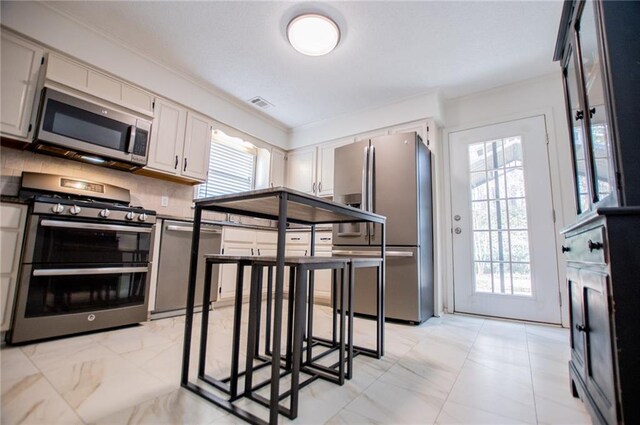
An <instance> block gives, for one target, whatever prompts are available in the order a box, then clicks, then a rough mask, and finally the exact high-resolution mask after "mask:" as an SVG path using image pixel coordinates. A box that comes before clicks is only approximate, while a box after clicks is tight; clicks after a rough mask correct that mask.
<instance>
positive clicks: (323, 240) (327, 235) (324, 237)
mask: <svg viewBox="0 0 640 425" xmlns="http://www.w3.org/2000/svg"><path fill="white" fill-rule="evenodd" d="M332 241H333V232H317V233H316V245H331V244H332Z"/></svg>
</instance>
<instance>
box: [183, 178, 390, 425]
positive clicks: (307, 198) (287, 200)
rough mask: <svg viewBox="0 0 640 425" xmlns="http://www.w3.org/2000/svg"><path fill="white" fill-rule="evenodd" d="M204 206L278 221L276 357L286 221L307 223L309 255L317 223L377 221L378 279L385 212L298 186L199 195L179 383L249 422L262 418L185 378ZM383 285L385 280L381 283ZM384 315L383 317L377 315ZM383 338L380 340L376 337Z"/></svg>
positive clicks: (274, 412) (275, 381) (274, 397)
mask: <svg viewBox="0 0 640 425" xmlns="http://www.w3.org/2000/svg"><path fill="white" fill-rule="evenodd" d="M203 211H216V212H224V213H230V214H235V215H243V216H251V217H256V218H263V219H269V220H277V222H278V241H277V251H276V267H275V269H276V272H275V292H274V308H273V310H274V311H273V314H274V316H273V317H274V328H273V340H272V343H273V352H272V358H273V359H279V358H280V354H281V347H280V345H281V339H282V335H281V323H282V303H283V294H284V271H285V270H284V269H285V242H286V236H285V234H286V230H287V224H288V223H295V224H303V225H309V226H311V233H312V234H311V255H313V254H314V248H315V242H314V239H315V238H314V233H315V225H317V224H335V223H357V222H371V223H378V224H380V225H381V235H382V239H381V249H380V256H381V259H382V264H381V270H380V273H381V281H382V282H384V277H385V244H386V233H385V222H386V218H385V217H384V216H381V215H378V214H374V213H372V212H368V211H363V210H360V209H357V208H353V207H349V206H346V205H342V204H338V203H335V202H332V201H328V200H325V199H322V198H318V197H316V196H313V195H308V194H306V193H303V192H299V191H296V190H292V189H288V188H285V187H276V188H269V189H260V190H253V191H248V192H241V193H237V194H232V195H222V196H216V197H211V198H204V199H200V200H198V201H196V202H195V212H194V218H193V239H192V241H191V264H190V268H189V286H188V292H187V311H186V319H185V336H184V347H183V357H182V377H181V382H180V383H181V386H183V387H184V388H186V389H188V390H190V391H193V392H194V393H196V394H198V395H200V396H202V397H204V398H205V399H207V400H208V401H210V402H212V403H214V404H216V405H217V406H219V407H221V408H223V409H224V410H227V411H228V412H230V413H232V414H234V415H236V416H238V417H240V418H242V419H244V420H247V421H249V422H256V423H260V422H264V421H261V420H259V418H256V417H254V416H253V415H249V414H248V413H247V412H245V411H243V410H240V409H239V408H237V407H236V406H234V405H233V404H232V402H230V401H227V400H225V399H223V398H218V397H216V396H215V395H213V394H212V393H209V392H208V391H204V390H203V389H202V388H201V387H199V386H197V385H195V384H193V383H191V382H189V356H190V354H191V333H192V326H193V314H194V304H195V288H196V276H197V265H198V256H199V253H198V246H199V243H200V240H199V239H200V225H201V220H202V212H203ZM383 287H384V284H383ZM381 304H382V305H381V311H380V314H381V317H383V318H384V303H381ZM382 321H384V319H383V320H382ZM381 342H382V341H381ZM279 381H280V365H279V362H278V361H273V362H272V365H271V388H270V398H269V400H270V407H269V423H270V424H276V423H277V422H278V411H279V391H280V388H279Z"/></svg>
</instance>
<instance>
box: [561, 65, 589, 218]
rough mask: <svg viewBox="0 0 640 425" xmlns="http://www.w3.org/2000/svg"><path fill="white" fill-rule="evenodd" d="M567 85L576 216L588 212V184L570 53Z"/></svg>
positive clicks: (578, 104)
mask: <svg viewBox="0 0 640 425" xmlns="http://www.w3.org/2000/svg"><path fill="white" fill-rule="evenodd" d="M564 75H565V81H566V85H567V93H566V96H567V105H569V114H570V119H571V122H572V123H573V131H572V134H573V156H574V158H575V163H574V167H575V170H574V171H575V179H576V186H575V187H576V190H577V203H578V205H577V209H578V214H580V213H583V212H585V211H588V210H589V184H588V183H587V166H586V162H585V154H586V152H585V149H584V130H583V127H582V123H583V120H582V118H580V116H581V115H582V110H581V107H580V102H579V94H578V81H577V74H576V68H575V62H574V56H573V54H572V52H570V53H569V62H568V64H567V67H566V68H565V70H564Z"/></svg>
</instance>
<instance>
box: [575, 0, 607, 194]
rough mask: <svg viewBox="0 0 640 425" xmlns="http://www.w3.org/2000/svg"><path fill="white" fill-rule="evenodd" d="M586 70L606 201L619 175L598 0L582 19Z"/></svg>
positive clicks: (598, 184)
mask: <svg viewBox="0 0 640 425" xmlns="http://www.w3.org/2000/svg"><path fill="white" fill-rule="evenodd" d="M578 40H579V43H580V53H581V58H580V59H581V62H582V72H583V74H584V81H585V97H586V100H587V105H586V108H585V111H588V114H587V113H586V112H585V115H586V117H587V118H588V119H587V123H588V124H589V125H588V128H589V130H588V133H589V135H590V137H591V155H592V158H593V159H592V161H593V171H594V175H593V176H592V178H593V179H594V185H595V193H594V195H595V197H596V198H597V199H596V201H602V200H604V199H605V198H607V197H608V196H610V195H612V194H614V190H613V188H614V187H615V177H614V172H613V159H612V155H611V152H612V147H611V136H610V134H611V128H610V126H609V111H607V108H608V106H607V102H606V101H605V87H604V86H605V82H604V78H603V73H602V63H601V60H600V58H601V57H603V56H602V54H601V51H600V46H599V43H598V31H597V22H596V14H595V2H594V1H586V2H585V3H584V9H583V10H582V15H581V19H580V30H579V31H578Z"/></svg>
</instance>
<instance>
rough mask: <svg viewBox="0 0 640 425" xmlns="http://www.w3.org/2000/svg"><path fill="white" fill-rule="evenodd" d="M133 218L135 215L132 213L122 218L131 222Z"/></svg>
mask: <svg viewBox="0 0 640 425" xmlns="http://www.w3.org/2000/svg"><path fill="white" fill-rule="evenodd" d="M135 216H136V215H135V214H134V213H133V211H129V212H128V213H127V215H125V216H124V218H126V219H127V220H133V218H134V217H135Z"/></svg>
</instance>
